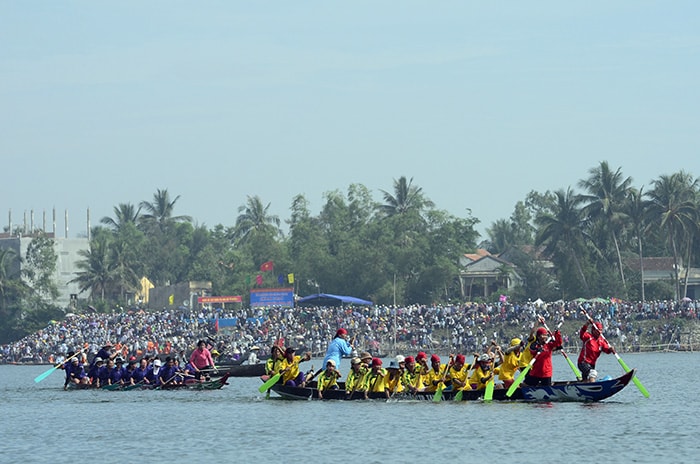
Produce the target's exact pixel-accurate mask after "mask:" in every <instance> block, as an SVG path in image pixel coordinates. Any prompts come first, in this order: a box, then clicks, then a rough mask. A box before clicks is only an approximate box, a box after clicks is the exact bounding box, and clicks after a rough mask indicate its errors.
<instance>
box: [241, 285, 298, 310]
mask: <svg viewBox="0 0 700 464" xmlns="http://www.w3.org/2000/svg"><path fill="white" fill-rule="evenodd" d="M250 306H251V307H256V306H282V307H285V308H293V307H294V289H293V288H254V289H251V290H250Z"/></svg>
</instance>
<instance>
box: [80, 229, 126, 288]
mask: <svg viewBox="0 0 700 464" xmlns="http://www.w3.org/2000/svg"><path fill="white" fill-rule="evenodd" d="M78 254H79V255H80V256H82V257H83V258H85V259H84V260H82V261H78V262H77V263H76V267H77V268H78V269H80V271H79V272H77V277H76V278H75V279H73V280H71V283H73V282H75V283H78V284H79V285H80V292H81V293H82V292H85V291H88V290H89V291H90V296H91V297H94V296H95V295H96V294H99V295H100V298H101V300H102V301H104V299H105V296H106V295H107V294H108V293H110V292H111V291H112V288H113V284H114V282H115V280H116V277H117V275H116V273H115V270H114V267H113V265H112V260H111V256H110V239H109V235H107V234H105V233H103V234H97V235H96V236H95V237H94V238H93V239H92V240H91V241H90V249H88V250H78Z"/></svg>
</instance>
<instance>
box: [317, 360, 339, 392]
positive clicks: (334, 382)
mask: <svg viewBox="0 0 700 464" xmlns="http://www.w3.org/2000/svg"><path fill="white" fill-rule="evenodd" d="M339 377H340V372H338V371H337V370H336V368H335V361H333V360H332V359H329V360H328V362H327V363H326V368H325V369H324V370H323V372H321V373H320V374H319V376H318V379H316V385H317V387H316V388H318V397H319V399H323V392H324V391H325V390H337V389H338V378H339Z"/></svg>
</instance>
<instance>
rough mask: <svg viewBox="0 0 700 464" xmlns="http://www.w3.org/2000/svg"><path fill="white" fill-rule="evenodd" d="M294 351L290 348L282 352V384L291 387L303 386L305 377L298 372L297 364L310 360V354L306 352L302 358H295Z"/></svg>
mask: <svg viewBox="0 0 700 464" xmlns="http://www.w3.org/2000/svg"><path fill="white" fill-rule="evenodd" d="M295 352H296V350H295V349H294V348H292V347H291V346H290V347H288V348H287V349H286V350H285V351H284V363H283V364H282V372H283V374H282V384H283V385H290V386H292V387H299V386H304V381H305V376H304V373H303V372H301V370H299V363H300V362H302V361H308V360H309V359H311V353H309V352H306V353H304V356H303V357H302V356H295V355H294V353H295Z"/></svg>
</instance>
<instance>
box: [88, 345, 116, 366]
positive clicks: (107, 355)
mask: <svg viewBox="0 0 700 464" xmlns="http://www.w3.org/2000/svg"><path fill="white" fill-rule="evenodd" d="M116 357H117V352H116V351H115V352H114V353H112V344H111V343H110V342H105V344H104V345H103V346H102V348H100V351H98V352H97V354H96V355H95V357H94V358H93V359H92V364H90V366H91V367H92V366H94V365H95V361H96V360H97V359H98V358H100V359H102V361H105V362H106V361H107V360H109V359H114V358H116Z"/></svg>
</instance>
